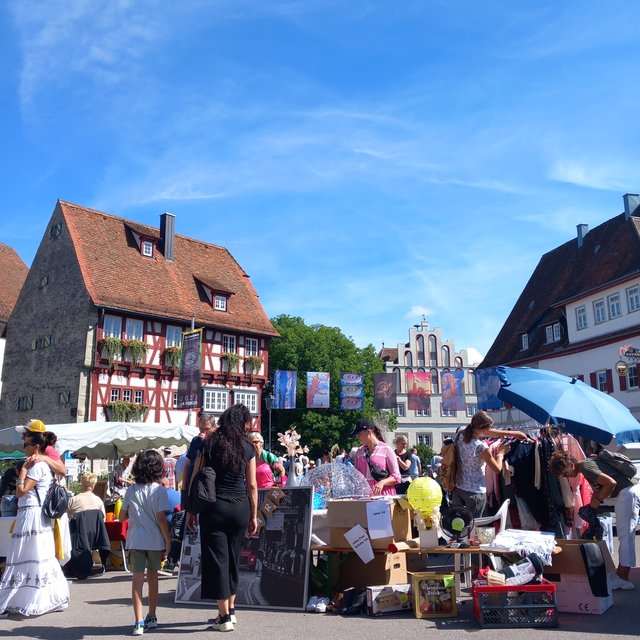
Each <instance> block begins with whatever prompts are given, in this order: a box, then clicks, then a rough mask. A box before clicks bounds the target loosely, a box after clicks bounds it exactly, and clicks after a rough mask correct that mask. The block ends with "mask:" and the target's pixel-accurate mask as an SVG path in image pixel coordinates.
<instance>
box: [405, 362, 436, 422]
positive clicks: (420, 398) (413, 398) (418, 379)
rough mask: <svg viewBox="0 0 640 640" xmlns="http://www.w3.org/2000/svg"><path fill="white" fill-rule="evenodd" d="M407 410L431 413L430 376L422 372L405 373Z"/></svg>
mask: <svg viewBox="0 0 640 640" xmlns="http://www.w3.org/2000/svg"><path fill="white" fill-rule="evenodd" d="M407 394H408V402H407V408H408V409H410V410H413V411H428V412H429V413H431V374H430V373H428V372H424V371H418V372H411V373H407Z"/></svg>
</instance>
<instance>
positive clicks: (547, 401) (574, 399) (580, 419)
mask: <svg viewBox="0 0 640 640" xmlns="http://www.w3.org/2000/svg"><path fill="white" fill-rule="evenodd" d="M496 373H497V374H498V377H499V379H500V384H501V388H500V390H499V391H498V398H500V400H502V401H503V402H508V403H509V404H511V405H513V406H514V407H516V408H517V409H520V410H521V411H523V412H524V413H526V414H527V415H529V416H531V417H532V418H533V419H534V420H537V421H538V422H539V423H541V424H544V423H546V422H547V421H549V422H550V423H551V424H555V425H558V426H561V427H562V428H563V429H564V430H565V431H567V432H568V433H572V434H573V435H576V436H582V437H583V438H587V439H589V440H595V441H596V442H599V443H601V444H609V442H611V440H612V439H613V438H614V436H615V438H616V442H617V443H618V444H625V443H627V442H640V423H639V422H638V420H636V418H634V416H633V415H632V414H631V412H630V411H629V409H627V407H625V406H624V405H623V404H622V403H621V402H618V401H617V400H616V399H615V398H613V397H612V396H609V395H607V394H606V393H603V392H602V391H598V390H597V389H594V388H593V387H591V386H589V385H588V384H585V383H584V382H582V380H579V379H577V378H569V377H567V376H563V375H561V374H559V373H555V372H554V371H547V370H546V369H532V368H529V367H518V368H515V367H504V366H500V367H496Z"/></svg>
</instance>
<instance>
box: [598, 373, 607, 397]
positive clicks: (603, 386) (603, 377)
mask: <svg viewBox="0 0 640 640" xmlns="http://www.w3.org/2000/svg"><path fill="white" fill-rule="evenodd" d="M596 389H598V391H603V392H604V393H607V391H608V389H607V372H606V371H596Z"/></svg>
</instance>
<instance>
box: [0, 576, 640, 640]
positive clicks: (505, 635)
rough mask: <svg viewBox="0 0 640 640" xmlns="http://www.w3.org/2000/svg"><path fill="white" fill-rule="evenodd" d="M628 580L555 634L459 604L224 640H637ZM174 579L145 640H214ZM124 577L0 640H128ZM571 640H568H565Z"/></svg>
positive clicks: (639, 624) (85, 590) (316, 620)
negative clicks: (491, 621) (485, 619)
mask: <svg viewBox="0 0 640 640" xmlns="http://www.w3.org/2000/svg"><path fill="white" fill-rule="evenodd" d="M632 579H633V581H634V583H635V585H636V590H635V591H615V592H614V594H615V604H614V606H613V607H612V608H611V609H609V611H607V612H606V613H605V614H603V615H599V616H592V615H578V614H560V627H559V629H544V630H541V629H535V630H532V629H480V628H479V627H478V625H477V624H476V622H475V620H474V619H473V609H472V603H471V600H470V599H469V598H466V599H465V601H464V602H463V603H462V605H461V608H460V613H459V616H458V617H457V618H455V619H451V618H442V619H439V620H417V619H415V618H413V617H412V616H411V615H408V614H404V615H398V616H394V617H387V618H368V617H366V616H362V617H355V618H347V617H341V616H336V615H334V614H310V613H302V612H282V611H264V610H260V611H250V610H239V611H238V624H237V626H236V630H235V631H234V632H233V634H232V635H230V637H231V638H251V639H252V640H256V639H259V640H271V639H273V640H297V639H300V640H315V639H322V640H328V639H329V638H333V637H342V638H349V640H359V639H360V638H362V639H366V640H387V639H388V638H389V639H393V640H398V639H399V638H402V639H403V640H412V639H413V638H421V639H423V638H424V637H425V636H427V637H428V636H429V635H431V634H434V635H435V634H436V633H442V632H447V631H449V632H452V637H453V634H455V635H456V637H457V636H459V635H460V633H474V634H477V635H476V637H479V638H487V640H489V639H491V640H531V634H532V633H535V634H536V640H547V639H549V640H551V639H552V638H556V637H557V634H558V633H559V632H561V633H563V635H564V636H565V637H566V636H571V635H575V636H576V638H578V637H579V638H580V639H581V640H584V638H585V636H587V635H588V636H589V637H590V638H604V637H605V636H606V637H607V638H616V637H624V636H634V637H637V636H638V635H639V634H640V615H638V613H639V610H640V569H635V570H634V571H633V573H632ZM175 583H176V579H175V578H168V577H167V578H161V584H160V592H161V596H160V607H159V610H158V616H159V619H160V626H159V627H158V628H157V629H154V630H150V631H148V632H147V633H146V634H145V636H147V637H150V638H153V639H154V640H161V639H169V638H172V639H175V637H176V635H178V634H179V635H182V634H187V636H188V637H189V638H194V640H196V639H198V638H210V637H211V636H212V635H213V636H214V637H217V636H218V633H217V632H212V631H206V627H207V624H206V619H207V618H208V617H211V615H212V614H213V611H212V609H210V608H206V607H200V606H193V607H191V606H185V605H177V604H175V603H174V602H173V599H174V589H175ZM130 585H131V582H130V577H129V575H127V574H124V573H123V572H108V573H106V574H104V575H103V576H96V577H93V578H89V579H88V580H85V581H82V582H79V581H74V582H72V584H71V604H70V606H69V608H68V609H67V610H66V611H63V612H60V613H52V614H47V615H44V616H42V617H40V618H35V619H25V620H17V619H5V620H0V637H12V638H16V639H21V638H42V639H45V640H57V639H60V640H62V639H64V640H80V639H83V638H100V639H102V640H109V639H110V638H122V637H123V636H130V635H131V629H132V624H133V613H132V609H131V604H130V590H131V586H130ZM567 640H571V638H567Z"/></svg>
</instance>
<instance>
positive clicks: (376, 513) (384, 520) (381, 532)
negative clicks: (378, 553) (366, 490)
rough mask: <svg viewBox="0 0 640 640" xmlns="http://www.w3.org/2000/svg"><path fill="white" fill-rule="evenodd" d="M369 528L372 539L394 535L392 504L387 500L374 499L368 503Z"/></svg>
mask: <svg viewBox="0 0 640 640" xmlns="http://www.w3.org/2000/svg"><path fill="white" fill-rule="evenodd" d="M367 529H369V537H370V538H371V539H372V540H375V539H376V538H390V537H393V527H392V526H391V506H390V505H389V503H388V502H387V501H386V500H373V501H372V502H368V503H367Z"/></svg>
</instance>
